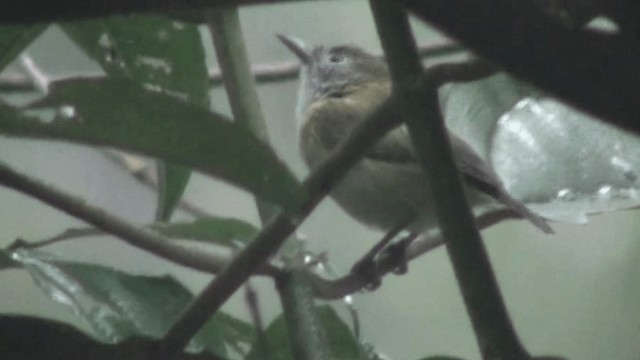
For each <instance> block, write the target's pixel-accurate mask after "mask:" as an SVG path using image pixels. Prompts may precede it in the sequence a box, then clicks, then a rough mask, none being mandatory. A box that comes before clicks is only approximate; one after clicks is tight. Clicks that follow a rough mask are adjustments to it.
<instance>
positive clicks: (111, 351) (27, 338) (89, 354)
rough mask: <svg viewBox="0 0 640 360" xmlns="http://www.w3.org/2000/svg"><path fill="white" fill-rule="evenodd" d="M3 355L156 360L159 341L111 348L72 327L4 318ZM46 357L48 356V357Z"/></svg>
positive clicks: (0, 329)
mask: <svg viewBox="0 0 640 360" xmlns="http://www.w3.org/2000/svg"><path fill="white" fill-rule="evenodd" d="M0 339H2V341H0V354H2V359H3V360H41V359H44V358H46V359H140V358H152V357H153V356H154V355H153V354H156V353H157V351H160V350H158V349H161V344H160V342H159V341H153V340H150V339H147V338H141V337H136V338H132V339H130V340H127V341H125V342H122V343H120V344H117V345H108V344H104V343H101V342H98V341H96V340H95V339H92V338H91V337H88V336H87V335H86V334H84V333H82V332H81V331H79V330H77V329H76V328H74V327H73V326H71V325H69V324H65V323H62V322H58V321H54V320H48V319H41V318H37V317H33V316H24V315H0ZM45 354H46V355H45ZM214 358H215V359H219V360H223V359H224V358H223V357H221V356H219V355H218V356H215V357H214V356H211V355H209V354H202V353H201V354H191V353H183V354H180V355H179V356H177V357H176V358H175V359H176V360H191V359H193V360H205V359H207V360H211V359H214Z"/></svg>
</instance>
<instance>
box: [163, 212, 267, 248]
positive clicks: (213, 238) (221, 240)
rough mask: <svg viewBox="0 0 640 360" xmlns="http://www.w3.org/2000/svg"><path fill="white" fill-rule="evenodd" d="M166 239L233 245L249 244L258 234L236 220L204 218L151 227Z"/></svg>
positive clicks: (253, 229) (254, 229)
mask: <svg viewBox="0 0 640 360" xmlns="http://www.w3.org/2000/svg"><path fill="white" fill-rule="evenodd" d="M151 228H152V229H154V230H156V231H158V232H159V233H161V234H162V235H164V236H167V237H176V238H183V239H190V240H197V241H206V242H213V243H216V244H218V245H226V246H230V245H233V241H239V242H241V243H243V244H247V243H249V242H250V241H251V240H253V238H254V237H255V236H256V234H257V233H258V229H256V228H255V227H254V226H253V225H251V224H249V223H247V222H245V221H242V220H238V219H232V218H215V217H205V218H201V219H197V220H194V221H193V222H183V223H170V224H156V225H152V226H151Z"/></svg>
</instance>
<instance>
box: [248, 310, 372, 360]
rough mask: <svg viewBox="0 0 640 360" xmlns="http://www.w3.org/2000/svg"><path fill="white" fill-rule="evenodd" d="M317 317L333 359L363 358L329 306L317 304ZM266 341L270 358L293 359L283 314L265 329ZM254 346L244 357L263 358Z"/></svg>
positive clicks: (350, 359)
mask: <svg viewBox="0 0 640 360" xmlns="http://www.w3.org/2000/svg"><path fill="white" fill-rule="evenodd" d="M316 309H317V311H318V318H319V319H320V322H321V326H322V328H323V331H324V333H325V336H326V339H327V344H328V346H329V349H328V350H329V354H330V358H331V359H333V360H341V359H344V360H347V359H348V360H354V359H365V358H366V357H365V355H364V351H363V349H362V348H361V346H360V343H359V342H358V340H357V339H356V338H355V337H354V336H353V334H352V333H351V331H350V330H349V327H348V326H347V325H346V324H345V323H344V322H343V321H342V319H340V317H339V316H338V314H336V312H335V311H334V310H333V308H331V306H328V305H324V306H318V307H317V308H316ZM265 336H266V342H267V344H269V349H270V351H271V353H270V354H269V355H270V358H269V359H270V360H271V359H272V360H293V357H292V354H291V351H290V348H291V347H290V343H289V335H288V334H287V326H286V322H285V319H284V316H283V315H280V316H278V317H277V318H276V319H275V320H274V321H273V322H272V323H271V324H270V325H269V326H268V327H267V329H266V330H265ZM264 356H265V354H260V353H259V349H258V346H255V345H254V347H253V348H252V349H251V351H250V352H249V355H248V356H247V357H246V359H247V360H262V359H265V357H264Z"/></svg>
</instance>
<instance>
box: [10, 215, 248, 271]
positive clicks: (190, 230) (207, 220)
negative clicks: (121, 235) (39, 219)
mask: <svg viewBox="0 0 640 360" xmlns="http://www.w3.org/2000/svg"><path fill="white" fill-rule="evenodd" d="M146 227H147V228H149V229H152V230H154V231H157V232H158V233H160V234H162V235H164V236H166V237H170V238H180V239H187V240H195V241H201V242H206V243H213V244H217V245H222V246H233V245H234V242H239V243H241V244H247V243H249V242H250V241H251V240H253V238H254V237H255V236H256V235H257V233H258V229H257V228H256V227H254V226H253V225H251V224H249V223H248V222H246V221H243V220H238V219H233V218H223V217H212V216H208V217H204V218H200V219H197V220H194V221H185V222H173V223H155V224H151V225H148V226H146ZM103 235H107V234H106V233H105V232H103V231H102V230H99V229H96V228H93V227H81V228H69V229H66V230H64V231H63V232H61V233H59V234H57V235H54V236H52V237H49V238H46V239H43V240H40V241H38V243H41V242H47V243H50V242H55V241H61V240H71V239H77V238H81V237H87V236H103ZM2 255H3V253H2V252H1V251H0V269H2V265H3V264H4V262H3V260H4V259H3V258H2ZM4 255H6V254H4ZM6 256H8V255H6ZM9 260H10V258H9Z"/></svg>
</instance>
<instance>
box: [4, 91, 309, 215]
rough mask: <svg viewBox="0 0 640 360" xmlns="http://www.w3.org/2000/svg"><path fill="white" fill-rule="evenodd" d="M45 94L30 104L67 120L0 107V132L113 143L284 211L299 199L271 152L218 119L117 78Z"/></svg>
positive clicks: (293, 183) (299, 192) (299, 189)
mask: <svg viewBox="0 0 640 360" xmlns="http://www.w3.org/2000/svg"><path fill="white" fill-rule="evenodd" d="M50 90H51V93H50V95H49V96H47V97H46V98H45V99H43V100H41V101H39V102H38V103H37V104H34V105H35V106H39V107H53V108H58V109H65V110H67V115H68V114H69V113H72V114H71V115H72V116H70V117H65V116H62V115H60V116H57V117H56V118H55V119H54V120H53V121H49V122H47V121H43V120H41V119H38V118H34V117H27V116H24V115H22V114H20V113H19V112H18V111H16V110H15V109H13V108H11V107H8V106H6V105H2V104H0V132H2V133H4V134H6V135H18V136H25V137H34V138H36V137H38V138H49V139H60V140H70V141H76V142H82V143H87V144H94V145H109V146H115V147H119V148H122V149H124V150H130V151H134V152H139V153H143V154H147V155H151V156H155V157H158V158H162V159H165V160H170V161H174V162H177V163H181V164H184V165H189V166H192V167H194V168H196V169H198V170H200V171H202V172H205V173H208V174H210V175H212V176H215V177H218V178H220V179H222V180H225V181H227V182H229V183H232V184H234V185H236V186H239V187H241V188H243V189H245V190H248V191H251V192H252V193H253V194H255V195H256V196H258V197H260V198H262V199H264V200H266V201H270V202H273V203H276V204H278V205H281V206H283V207H285V208H288V209H295V208H297V207H298V206H300V205H301V204H302V202H303V201H304V197H305V194H304V192H303V190H302V187H301V186H300V183H299V182H298V181H297V180H296V178H295V177H294V176H293V174H292V173H291V172H290V171H289V169H288V168H287V167H286V166H285V164H284V163H283V162H282V161H281V160H280V159H278V157H277V156H276V155H275V154H274V153H273V151H272V150H271V149H270V148H269V147H268V146H266V145H265V144H263V143H262V142H260V141H259V140H257V139H256V138H255V137H254V136H253V135H251V134H250V133H249V132H247V131H245V130H243V129H241V128H239V127H237V126H235V125H234V124H233V123H231V121H229V119H227V118H226V117H224V116H222V115H219V114H216V113H213V112H210V111H208V110H205V109H202V108H199V107H195V106H192V105H189V104H187V103H185V102H184V101H181V100H179V99H176V98H175V97H173V96H170V95H167V94H162V93H158V92H154V91H151V90H148V89H143V88H142V87H140V86H139V85H137V84H135V83H132V82H131V81H128V80H125V79H75V80H69V81H61V82H58V83H54V84H52V86H51V88H50ZM65 106H66V107H65ZM69 106H72V107H73V108H72V109H73V110H70V109H69ZM63 107H65V108H63Z"/></svg>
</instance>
